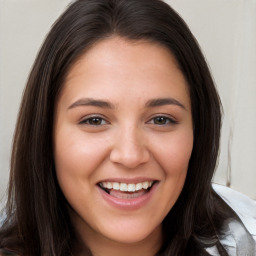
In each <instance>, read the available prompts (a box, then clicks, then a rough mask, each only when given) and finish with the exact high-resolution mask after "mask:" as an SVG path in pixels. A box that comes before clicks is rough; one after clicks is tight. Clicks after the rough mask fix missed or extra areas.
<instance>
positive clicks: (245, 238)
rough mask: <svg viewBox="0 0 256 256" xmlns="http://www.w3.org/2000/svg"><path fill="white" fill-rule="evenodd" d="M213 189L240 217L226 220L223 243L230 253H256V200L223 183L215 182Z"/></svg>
mask: <svg viewBox="0 0 256 256" xmlns="http://www.w3.org/2000/svg"><path fill="white" fill-rule="evenodd" d="M213 189H214V190H215V192H216V193H217V194H218V195H219V196H220V197H221V198H222V199H223V200H224V201H225V202H226V204H228V205H229V207H230V208H231V209H232V210H233V211H234V212H235V213H236V214H237V216H238V217H239V219H240V221H239V219H238V220H235V219H230V220H228V221H227V222H226V224H225V227H224V235H223V236H222V237H221V239H220V240H221V243H222V244H223V245H224V247H225V248H226V249H227V251H228V252H229V255H239V256H240V255H241V256H242V255H255V253H256V202H255V201H254V200H252V199H250V198H249V197H247V196H245V195H243V194H241V193H239V192H237V191H235V190H233V189H230V188H227V187H225V186H222V185H217V184H213Z"/></svg>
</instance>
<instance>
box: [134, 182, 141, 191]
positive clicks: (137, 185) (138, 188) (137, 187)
mask: <svg viewBox="0 0 256 256" xmlns="http://www.w3.org/2000/svg"><path fill="white" fill-rule="evenodd" d="M141 189H142V183H137V184H136V187H135V190H136V191H138V190H141Z"/></svg>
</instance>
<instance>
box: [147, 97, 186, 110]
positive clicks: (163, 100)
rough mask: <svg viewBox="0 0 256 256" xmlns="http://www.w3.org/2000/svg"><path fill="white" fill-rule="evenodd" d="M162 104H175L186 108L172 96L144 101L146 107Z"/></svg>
mask: <svg viewBox="0 0 256 256" xmlns="http://www.w3.org/2000/svg"><path fill="white" fill-rule="evenodd" d="M164 105H176V106H178V107H181V108H183V109H185V110H186V108H185V106H184V105H183V104H182V103H181V102H179V101H178V100H176V99H174V98H158V99H152V100H149V101H148V102H147V103H146V107H150V108H151V107H159V106H164Z"/></svg>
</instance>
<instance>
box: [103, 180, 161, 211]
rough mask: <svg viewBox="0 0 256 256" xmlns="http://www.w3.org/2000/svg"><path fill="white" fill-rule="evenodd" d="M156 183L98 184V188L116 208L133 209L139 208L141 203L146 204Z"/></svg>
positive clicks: (108, 182)
mask: <svg viewBox="0 0 256 256" xmlns="http://www.w3.org/2000/svg"><path fill="white" fill-rule="evenodd" d="M156 183H157V181H143V182H137V183H124V182H110V181H107V182H100V183H98V187H99V188H100V190H101V191H102V193H103V197H104V198H105V199H106V200H107V201H110V202H111V204H113V205H115V206H118V207H120V206H121V207H128V208H130V207H131V208H133V207H134V206H136V205H137V207H139V206H140V205H141V203H142V202H146V201H147V200H146V199H147V198H148V197H149V196H150V194H151V190H152V188H153V187H155V186H154V185H155V184H156Z"/></svg>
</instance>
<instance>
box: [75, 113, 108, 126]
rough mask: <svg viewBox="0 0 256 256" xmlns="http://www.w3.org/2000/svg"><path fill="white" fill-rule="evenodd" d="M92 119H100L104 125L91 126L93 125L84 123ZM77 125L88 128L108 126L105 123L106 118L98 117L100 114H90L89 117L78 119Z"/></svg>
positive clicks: (106, 122)
mask: <svg viewBox="0 0 256 256" xmlns="http://www.w3.org/2000/svg"><path fill="white" fill-rule="evenodd" d="M93 118H95V119H101V120H103V121H104V122H105V123H104V124H100V125H93V124H89V123H86V122H88V121H89V120H91V119H93ZM78 123H79V124H81V125H88V126H102V125H107V124H110V122H109V121H107V118H106V117H104V116H102V115H100V114H90V115H87V116H84V117H83V118H81V119H80V121H79V122H78Z"/></svg>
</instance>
